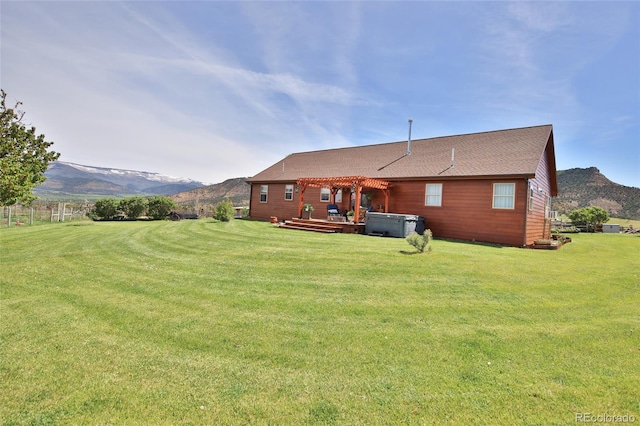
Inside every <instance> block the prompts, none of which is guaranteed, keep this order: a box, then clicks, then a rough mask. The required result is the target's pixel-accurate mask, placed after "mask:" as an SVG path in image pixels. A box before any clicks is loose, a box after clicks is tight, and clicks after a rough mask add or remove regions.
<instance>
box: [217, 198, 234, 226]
mask: <svg viewBox="0 0 640 426" xmlns="http://www.w3.org/2000/svg"><path fill="white" fill-rule="evenodd" d="M233 214H234V208H233V204H231V201H229V200H223V201H220V202H219V203H218V204H217V205H216V212H215V214H214V216H213V217H214V218H216V219H217V220H220V221H222V222H229V221H230V220H231V219H233Z"/></svg>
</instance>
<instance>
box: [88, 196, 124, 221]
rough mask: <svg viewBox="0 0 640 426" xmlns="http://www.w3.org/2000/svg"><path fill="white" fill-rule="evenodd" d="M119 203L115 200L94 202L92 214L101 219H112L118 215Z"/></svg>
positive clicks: (104, 199)
mask: <svg viewBox="0 0 640 426" xmlns="http://www.w3.org/2000/svg"><path fill="white" fill-rule="evenodd" d="M119 205H120V202H119V201H118V200H116V199H115V198H101V199H99V200H98V201H96V204H95V206H94V207H93V213H94V214H95V215H96V216H98V217H100V218H102V219H113V217H114V216H115V215H116V214H118V207H119Z"/></svg>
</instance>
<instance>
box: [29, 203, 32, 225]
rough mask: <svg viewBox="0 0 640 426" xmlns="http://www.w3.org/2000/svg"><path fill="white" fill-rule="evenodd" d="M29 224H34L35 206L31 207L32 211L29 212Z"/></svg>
mask: <svg viewBox="0 0 640 426" xmlns="http://www.w3.org/2000/svg"><path fill="white" fill-rule="evenodd" d="M29 225H33V207H31V211H30V212H29Z"/></svg>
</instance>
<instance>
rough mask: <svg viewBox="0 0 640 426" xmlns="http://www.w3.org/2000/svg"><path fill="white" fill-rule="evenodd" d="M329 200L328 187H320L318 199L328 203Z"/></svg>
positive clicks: (329, 192) (329, 191)
mask: <svg viewBox="0 0 640 426" xmlns="http://www.w3.org/2000/svg"><path fill="white" fill-rule="evenodd" d="M329 200H331V190H330V189H329V188H320V201H322V202H324V203H328V202H329Z"/></svg>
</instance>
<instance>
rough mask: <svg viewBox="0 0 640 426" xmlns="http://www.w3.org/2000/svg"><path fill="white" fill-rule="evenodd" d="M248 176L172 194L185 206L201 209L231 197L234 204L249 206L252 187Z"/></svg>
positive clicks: (177, 201) (176, 200) (173, 197)
mask: <svg viewBox="0 0 640 426" xmlns="http://www.w3.org/2000/svg"><path fill="white" fill-rule="evenodd" d="M245 179H246V178H233V179H227V180H225V181H224V182H222V183H216V184H214V185H208V186H203V187H201V188H196V189H191V190H189V191H184V192H180V193H178V194H174V195H171V196H170V198H172V199H174V200H175V202H176V203H178V204H179V205H180V206H183V207H185V208H189V209H193V210H196V211H200V209H206V208H207V207H211V206H215V205H216V204H217V203H219V202H220V201H222V200H224V199H229V200H231V202H232V203H233V205H234V206H249V194H250V190H251V187H250V186H249V184H248V183H246V182H245Z"/></svg>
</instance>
